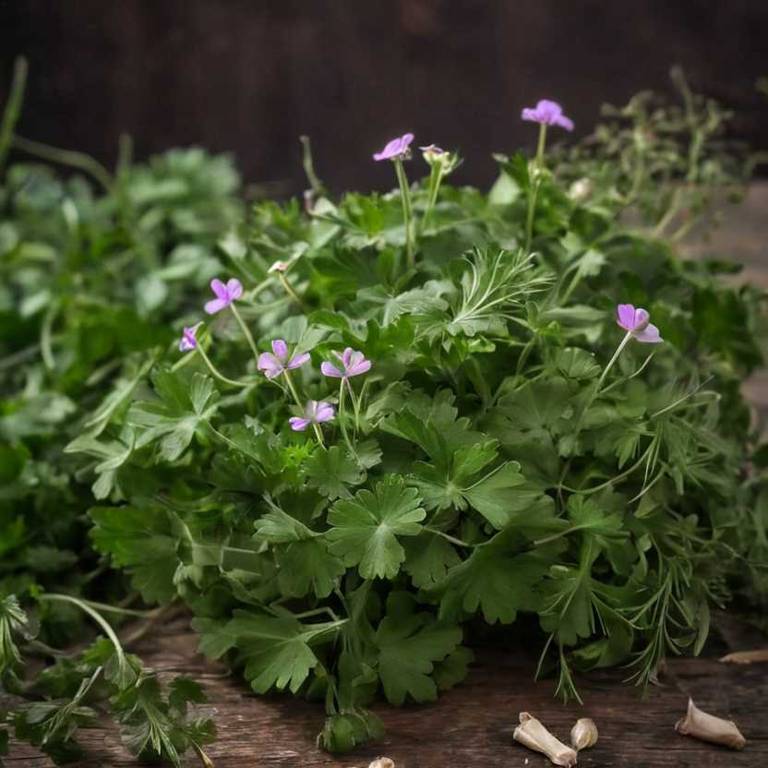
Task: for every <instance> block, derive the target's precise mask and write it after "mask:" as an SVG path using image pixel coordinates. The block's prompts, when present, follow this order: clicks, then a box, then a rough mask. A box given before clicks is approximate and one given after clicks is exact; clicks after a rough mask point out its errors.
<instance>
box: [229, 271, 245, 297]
mask: <svg viewBox="0 0 768 768" xmlns="http://www.w3.org/2000/svg"><path fill="white" fill-rule="evenodd" d="M227 295H228V296H229V300H230V301H234V300H235V299H239V298H240V297H241V296H242V295H243V284H242V283H241V282H240V281H239V280H238V279H237V278H236V277H233V278H231V279H229V280H227Z"/></svg>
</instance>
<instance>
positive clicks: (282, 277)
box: [277, 272, 304, 309]
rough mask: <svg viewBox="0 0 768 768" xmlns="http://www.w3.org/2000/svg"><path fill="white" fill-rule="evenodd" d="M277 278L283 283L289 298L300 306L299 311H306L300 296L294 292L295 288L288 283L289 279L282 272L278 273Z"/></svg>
mask: <svg viewBox="0 0 768 768" xmlns="http://www.w3.org/2000/svg"><path fill="white" fill-rule="evenodd" d="M277 277H278V279H279V280H280V282H281V283H282V285H283V288H284V289H285V292H286V293H287V294H288V296H289V297H290V298H291V299H293V300H294V301H295V302H296V303H297V304H298V305H299V309H304V303H303V302H302V300H301V299H300V298H299V294H298V293H296V291H294V290H293V286H292V285H291V284H290V283H289V282H288V278H287V277H286V276H285V275H284V274H283V273H282V272H278V274H277Z"/></svg>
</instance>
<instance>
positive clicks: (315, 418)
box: [288, 400, 336, 432]
mask: <svg viewBox="0 0 768 768" xmlns="http://www.w3.org/2000/svg"><path fill="white" fill-rule="evenodd" d="M335 415H336V410H335V408H334V407H333V406H332V405H331V404H330V403H326V402H325V401H324V400H321V401H320V402H318V401H317V400H309V401H308V402H307V405H306V407H305V408H304V416H291V418H290V419H288V423H289V424H290V425H291V429H292V430H293V431H294V432H303V431H304V430H305V429H306V428H307V427H308V426H309V425H310V424H322V423H323V422H326V421H331V420H332V419H333V418H334V416H335Z"/></svg>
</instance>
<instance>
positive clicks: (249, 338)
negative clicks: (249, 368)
mask: <svg viewBox="0 0 768 768" xmlns="http://www.w3.org/2000/svg"><path fill="white" fill-rule="evenodd" d="M229 308H230V309H231V310H232V314H233V315H234V316H235V319H236V320H237V322H238V324H239V325H240V330H241V331H242V332H243V336H245V339H246V341H247V342H248V346H249V347H250V348H251V352H253V357H254V359H255V360H256V363H257V364H258V362H259V350H258V349H257V348H256V342H255V341H254V340H253V336H252V335H251V332H250V331H249V330H248V326H247V325H246V324H245V321H244V320H243V317H242V315H241V314H240V312H239V311H238V309H237V307H236V306H235V303H234V302H232V303H231V304H230V305H229Z"/></svg>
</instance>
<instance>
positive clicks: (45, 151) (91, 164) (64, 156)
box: [11, 136, 114, 192]
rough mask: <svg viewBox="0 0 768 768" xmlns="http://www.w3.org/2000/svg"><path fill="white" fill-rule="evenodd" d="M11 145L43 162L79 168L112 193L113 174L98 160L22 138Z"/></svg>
mask: <svg viewBox="0 0 768 768" xmlns="http://www.w3.org/2000/svg"><path fill="white" fill-rule="evenodd" d="M11 145H12V146H13V147H14V149H20V150H21V151H22V152H26V153H27V154H29V155H34V156H35V157H40V158H42V159H43V160H48V161H49V162H52V163H59V164H60V165H67V166H69V167H70V168H77V169H79V170H81V171H83V172H85V173H87V174H89V175H90V176H92V177H93V179H95V180H96V181H98V182H99V184H101V186H102V187H104V189H105V190H107V192H111V191H112V188H113V187H114V180H113V179H112V174H111V173H110V172H109V171H108V170H107V169H106V168H105V167H104V166H103V165H102V164H101V163H100V162H99V161H98V160H96V159H94V158H92V157H90V156H89V155H86V154H84V153H82V152H73V151H72V150H71V149H60V148H59V147H52V146H50V145H49V144H43V143H42V142H39V141H32V140H31V139H24V138H22V137H21V136H14V137H13V140H12V142H11Z"/></svg>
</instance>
